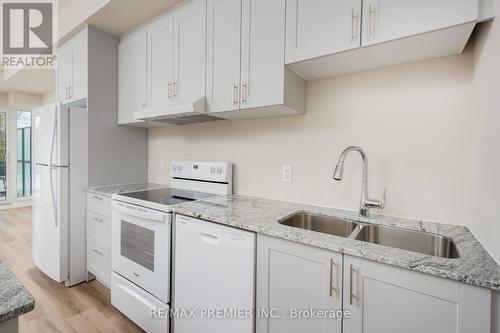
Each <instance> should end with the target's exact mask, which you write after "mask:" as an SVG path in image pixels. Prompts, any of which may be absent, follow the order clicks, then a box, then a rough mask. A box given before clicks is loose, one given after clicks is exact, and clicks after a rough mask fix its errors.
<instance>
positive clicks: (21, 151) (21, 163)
mask: <svg viewBox="0 0 500 333" xmlns="http://www.w3.org/2000/svg"><path fill="white" fill-rule="evenodd" d="M16 135H17V140H16V155H17V196H18V197H29V196H31V112H26V111H17V133H16Z"/></svg>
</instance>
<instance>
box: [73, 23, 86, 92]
mask: <svg viewBox="0 0 500 333" xmlns="http://www.w3.org/2000/svg"><path fill="white" fill-rule="evenodd" d="M86 32H87V31H86V30H85V34H82V35H79V36H77V37H78V39H77V40H75V41H73V43H72V52H73V57H72V59H73V61H72V67H71V72H72V77H71V84H70V89H69V95H70V100H71V101H77V100H80V99H82V98H87V39H86V38H85V37H86Z"/></svg>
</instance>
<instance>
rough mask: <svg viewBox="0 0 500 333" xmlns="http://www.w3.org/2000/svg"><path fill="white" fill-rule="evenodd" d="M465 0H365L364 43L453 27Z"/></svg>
mask: <svg viewBox="0 0 500 333" xmlns="http://www.w3.org/2000/svg"><path fill="white" fill-rule="evenodd" d="M469 1H470V2H475V0H469ZM462 2H464V0H418V1H416V0H364V2H363V38H362V40H363V43H362V44H363V45H370V44H376V43H381V42H386V41H390V40H394V39H398V38H403V37H407V36H411V35H416V34H420V33H425V32H429V31H433V30H437V29H441V28H446V27H449V26H452V25H454V24H456V23H458V22H456V20H455V18H456V15H458V14H459V13H460V12H461V8H464V5H463V4H462ZM476 4H477V3H476ZM459 16H462V15H461V14H460V15H459Z"/></svg>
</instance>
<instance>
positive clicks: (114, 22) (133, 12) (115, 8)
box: [87, 0, 182, 36]
mask: <svg viewBox="0 0 500 333" xmlns="http://www.w3.org/2000/svg"><path fill="white" fill-rule="evenodd" d="M181 2H182V0H145V1H144V0H141V1H138V0H111V1H109V2H108V4H106V5H105V6H104V7H102V9H101V10H99V11H98V12H97V13H95V14H94V15H92V17H90V18H89V20H88V21H87V23H88V24H90V25H92V26H94V27H96V28H99V29H101V30H103V31H106V32H108V33H110V34H113V35H115V36H121V35H122V34H124V33H125V32H127V31H129V30H131V29H132V28H134V27H136V26H138V25H139V24H141V23H143V22H146V21H148V20H149V19H151V18H153V17H154V16H156V15H158V14H160V13H162V12H164V11H165V10H167V9H169V8H172V7H174V6H176V5H178V4H179V3H181Z"/></svg>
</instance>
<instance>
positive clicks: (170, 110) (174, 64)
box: [118, 0, 207, 127]
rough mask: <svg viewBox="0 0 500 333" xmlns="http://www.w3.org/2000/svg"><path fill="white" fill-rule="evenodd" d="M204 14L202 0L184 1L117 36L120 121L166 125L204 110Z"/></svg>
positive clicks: (130, 123)
mask: <svg viewBox="0 0 500 333" xmlns="http://www.w3.org/2000/svg"><path fill="white" fill-rule="evenodd" d="M206 16H207V13H206V1H205V0H189V1H185V2H184V3H182V4H181V5H180V6H178V7H176V8H174V9H173V10H172V11H170V12H167V13H165V14H163V15H161V16H159V17H158V18H156V19H154V20H153V21H151V22H149V23H148V24H146V25H145V26H143V27H141V28H140V29H138V30H135V31H133V32H131V33H129V34H128V35H126V36H124V37H123V38H122V39H121V42H120V48H119V54H118V59H119V64H120V65H119V66H120V71H119V75H118V80H119V92H118V100H119V108H118V112H119V123H120V124H122V125H138V126H144V127H154V126H165V123H170V122H173V123H174V124H175V123H185V122H184V121H183V120H181V119H180V118H182V116H184V115H185V114H187V113H189V112H192V111H195V112H193V113H203V112H205V81H206V80H205V75H206V73H205V72H206ZM195 107H196V110H191V108H195ZM180 113H182V116H181V115H179V116H177V115H178V114H180ZM167 118H168V119H167ZM141 119H142V120H141ZM183 119H186V118H183ZM144 120H146V121H144ZM155 120H161V121H163V122H164V123H160V122H155Z"/></svg>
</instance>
